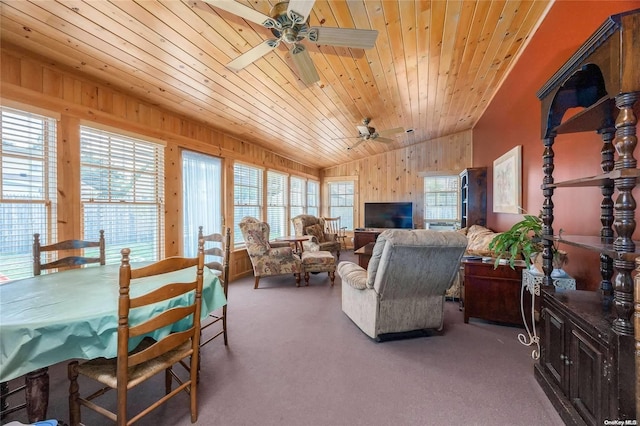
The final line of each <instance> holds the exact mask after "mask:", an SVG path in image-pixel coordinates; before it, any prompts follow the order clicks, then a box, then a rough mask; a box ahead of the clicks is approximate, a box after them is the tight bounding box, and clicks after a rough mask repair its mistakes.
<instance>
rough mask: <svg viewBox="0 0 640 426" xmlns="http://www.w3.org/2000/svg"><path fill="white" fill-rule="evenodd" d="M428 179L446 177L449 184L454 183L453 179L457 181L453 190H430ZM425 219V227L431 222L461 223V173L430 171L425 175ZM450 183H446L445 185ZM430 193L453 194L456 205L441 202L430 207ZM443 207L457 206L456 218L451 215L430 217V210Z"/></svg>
mask: <svg viewBox="0 0 640 426" xmlns="http://www.w3.org/2000/svg"><path fill="white" fill-rule="evenodd" d="M428 179H446V180H449V181H450V182H449V184H453V181H455V185H454V187H455V191H451V190H438V191H430V190H428V186H429V185H428V184H427V180H428ZM422 184H423V200H424V201H423V209H424V211H423V215H424V217H423V220H424V224H425V228H426V227H427V226H428V224H429V223H446V224H459V223H460V175H459V174H457V173H453V172H439V173H430V174H427V175H425V176H423V182H422ZM446 186H448V185H445V187H446ZM429 194H443V195H446V194H449V197H451V196H453V199H454V200H455V206H454V205H453V204H441V205H437V206H432V209H430V206H429V205H428V204H427V203H428V199H429V198H430V197H429ZM436 197H437V195H436ZM442 207H455V218H450V217H441V218H436V217H434V218H429V217H428V216H429V215H428V213H429V211H430V210H433V209H434V208H442Z"/></svg>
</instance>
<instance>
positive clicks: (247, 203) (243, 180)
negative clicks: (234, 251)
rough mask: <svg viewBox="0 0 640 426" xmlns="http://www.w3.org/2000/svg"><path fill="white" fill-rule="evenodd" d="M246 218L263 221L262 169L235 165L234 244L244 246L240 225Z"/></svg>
mask: <svg viewBox="0 0 640 426" xmlns="http://www.w3.org/2000/svg"><path fill="white" fill-rule="evenodd" d="M245 216H251V217H255V218H256V219H258V220H262V169H259V168H257V167H251V166H247V165H245V164H240V163H235V164H234V165H233V226H234V231H233V232H234V233H233V244H234V246H235V247H241V246H244V239H243V238H242V232H241V231H240V227H239V226H238V224H239V223H240V221H241V220H242V218H243V217H245Z"/></svg>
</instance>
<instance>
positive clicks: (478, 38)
mask: <svg viewBox="0 0 640 426" xmlns="http://www.w3.org/2000/svg"><path fill="white" fill-rule="evenodd" d="M215 1H227V2H228V1H232V0H213V1H212V2H211V3H215ZM296 1H298V0H296ZM550 1H551V0H535V1H487V0H478V1H452V0H446V1H445V0H432V1H420V0H415V1H414V0H400V1H376V0H348V1H324V0H317V1H315V4H313V8H312V9H311V12H310V14H309V25H310V26H315V27H321V28H322V27H339V28H356V29H373V30H377V31H378V36H377V39H376V41H375V46H374V47H373V48H371V49H368V50H363V49H354V48H348V47H337V46H328V45H317V44H314V43H313V42H311V41H310V40H308V39H306V40H303V41H302V42H301V44H302V45H303V46H304V47H305V48H306V49H307V50H308V52H309V57H310V58H311V60H312V61H313V64H314V65H315V68H316V70H317V72H318V75H319V81H318V82H315V83H312V84H308V85H307V84H304V83H303V82H302V81H301V79H300V76H299V72H298V69H297V67H296V65H295V63H294V62H292V59H291V51H290V50H289V48H290V47H289V46H288V45H287V44H286V43H280V45H279V46H278V47H276V48H275V49H274V50H272V51H270V52H269V53H267V54H265V55H264V56H262V57H260V58H259V59H257V60H255V61H253V62H252V63H251V64H249V65H247V66H246V67H244V68H243V69H241V70H240V71H237V72H236V71H232V70H230V69H229V68H228V67H227V64H228V63H229V62H230V61H232V60H234V59H236V58H237V57H239V56H240V55H242V54H243V53H245V52H247V51H249V50H250V49H251V48H252V47H255V46H257V45H259V44H261V43H263V42H264V41H265V40H267V39H273V38H274V35H273V34H272V32H271V31H270V30H268V29H266V28H264V27H263V26H262V25H260V24H258V23H256V22H253V21H251V20H245V19H242V18H240V17H238V16H237V15H236V14H233V13H230V12H227V11H225V10H222V9H220V8H217V7H212V6H211V5H210V4H209V3H205V2H202V1H199V0H190V1H180V0H137V1H129V0H113V1H107V0H100V1H97V0H93V1H80V0H58V1H51V0H33V1H27V0H2V1H1V12H0V13H1V16H0V19H1V20H0V31H1V32H0V37H1V42H2V43H3V44H5V45H7V44H8V45H13V46H14V47H18V48H20V49H24V50H27V51H30V52H33V53H35V54H37V55H39V56H42V57H45V58H47V59H49V60H50V61H51V63H52V64H55V65H56V66H60V67H64V68H72V69H75V70H77V71H79V72H81V73H82V74H84V75H85V76H86V77H88V78H91V79H92V80H95V81H98V82H103V83H105V84H108V85H110V86H111V87H114V88H117V89H119V90H122V91H123V92H126V93H129V94H132V95H135V96H136V97H138V98H141V99H143V100H146V101H148V102H149V103H152V104H155V105H159V106H161V107H163V108H166V109H168V110H171V111H174V112H177V113H180V114H183V115H185V116H188V117H190V118H192V119H194V120H197V121H200V122H205V123H207V124H209V125H211V126H212V127H215V128H217V129H219V130H221V131H223V132H225V133H228V134H230V135H233V136H235V137H237V138H239V139H242V140H245V141H247V142H251V143H255V144H258V145H260V146H263V147H265V148H266V149H268V150H271V151H273V152H276V153H278V154H280V155H283V156H285V157H287V158H290V159H293V160H296V161H299V162H301V163H304V164H307V165H309V166H313V167H317V168H324V167H330V166H333V165H337V164H341V163H345V162H348V161H351V160H355V159H359V158H363V157H366V156H370V155H374V154H377V153H381V152H385V151H389V150H393V149H397V148H401V147H404V146H407V145H412V144H415V143H419V142H423V141H428V140H430V139H434V138H437V137H440V136H445V135H449V134H453V133H457V132H460V131H464V130H468V129H471V128H472V127H473V125H474V124H475V123H476V122H477V120H478V119H479V118H480V116H481V115H482V113H483V111H484V109H485V108H486V106H487V104H488V103H489V102H490V100H491V98H492V96H493V95H494V93H495V91H496V89H497V88H498V87H499V84H500V83H501V81H502V80H503V79H504V77H505V75H506V74H507V73H508V71H509V70H510V68H511V66H512V64H513V63H514V60H516V59H517V58H518V55H519V53H520V51H521V49H522V48H523V46H525V45H526V41H527V39H528V38H529V37H530V36H531V35H532V32H533V31H535V29H536V28H537V25H538V23H539V22H540V21H541V19H543V17H544V14H545V12H546V10H547V7H548V6H549V3H550ZM238 3H241V4H242V5H244V6H246V7H249V8H251V9H255V10H256V11H258V12H260V13H261V14H263V15H269V12H270V10H271V9H272V7H273V6H274V5H275V4H276V3H277V2H275V1H255V0H254V1H247V0H238ZM302 3H304V2H301V4H302ZM306 3H307V5H310V3H309V2H306ZM311 3H313V2H311ZM233 6H234V5H232V6H231V7H232V8H234V7H233ZM243 10H246V9H243ZM245 17H246V15H245ZM321 31H322V30H320V32H321ZM366 117H368V118H370V119H371V122H370V124H369V126H370V127H374V128H375V129H376V130H377V131H384V130H387V129H393V128H398V127H402V128H403V129H404V130H405V132H401V133H397V134H395V135H394V136H392V137H391V139H392V141H391V142H387V143H383V142H378V141H371V140H368V141H365V142H363V143H360V144H359V145H358V146H357V147H355V148H353V149H348V148H349V147H351V146H353V145H354V144H355V143H356V142H358V141H359V140H360V139H359V137H358V135H359V132H358V129H357V128H356V126H357V125H361V124H362V120H363V118H366ZM407 130H411V131H410V132H406V131H407Z"/></svg>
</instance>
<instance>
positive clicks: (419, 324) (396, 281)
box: [337, 229, 467, 340]
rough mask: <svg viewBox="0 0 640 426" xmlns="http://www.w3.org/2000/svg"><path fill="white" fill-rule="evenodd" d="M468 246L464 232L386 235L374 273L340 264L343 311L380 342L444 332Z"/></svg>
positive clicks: (376, 253) (380, 240) (375, 254)
mask: <svg viewBox="0 0 640 426" xmlns="http://www.w3.org/2000/svg"><path fill="white" fill-rule="evenodd" d="M466 247H467V239H466V237H465V236H464V235H462V234H460V233H458V232H440V231H432V230H427V229H420V230H400V229H389V230H386V231H384V232H382V233H381V234H380V236H379V237H378V239H377V241H376V244H375V246H374V248H373V254H372V256H371V260H370V261H369V266H368V269H366V270H365V269H364V268H362V267H360V266H359V265H357V264H355V263H353V262H340V263H339V264H338V269H337V270H338V274H339V275H340V277H341V278H342V311H343V312H344V313H345V314H347V316H348V317H349V318H350V319H351V320H352V321H353V322H354V323H355V324H356V325H357V326H358V327H360V329H361V330H362V331H363V332H364V333H365V334H367V335H368V336H369V337H371V338H374V339H378V340H379V339H380V336H381V335H384V334H391V333H401V332H410V331H415V330H424V329H437V330H442V327H443V319H444V296H445V292H446V291H447V289H448V288H449V287H450V286H451V285H452V284H453V282H454V279H455V277H456V274H457V273H458V269H459V267H460V260H461V259H462V255H463V253H464V250H465V248H466Z"/></svg>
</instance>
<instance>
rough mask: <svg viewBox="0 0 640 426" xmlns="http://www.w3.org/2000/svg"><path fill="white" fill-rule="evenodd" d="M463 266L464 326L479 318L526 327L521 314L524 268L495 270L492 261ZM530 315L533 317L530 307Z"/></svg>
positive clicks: (499, 267) (501, 266) (473, 262)
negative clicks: (471, 319) (472, 319)
mask: <svg viewBox="0 0 640 426" xmlns="http://www.w3.org/2000/svg"><path fill="white" fill-rule="evenodd" d="M462 264H463V266H464V289H463V291H462V294H463V295H464V296H463V300H462V303H463V305H464V322H465V323H468V322H469V318H480V319H483V320H487V321H496V322H501V323H505V324H514V325H524V324H523V322H522V314H521V311H520V289H521V288H522V285H521V284H522V269H523V268H522V266H516V268H515V269H511V267H510V266H509V265H500V266H498V267H497V268H494V263H493V262H482V261H480V260H468V261H467V260H465V261H463V262H462ZM528 297H530V296H528ZM525 300H526V299H525ZM525 306H529V307H530V306H531V299H529V302H528V303H527V302H525ZM525 309H526V308H525ZM528 315H529V317H530V316H531V313H530V308H529V311H528Z"/></svg>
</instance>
